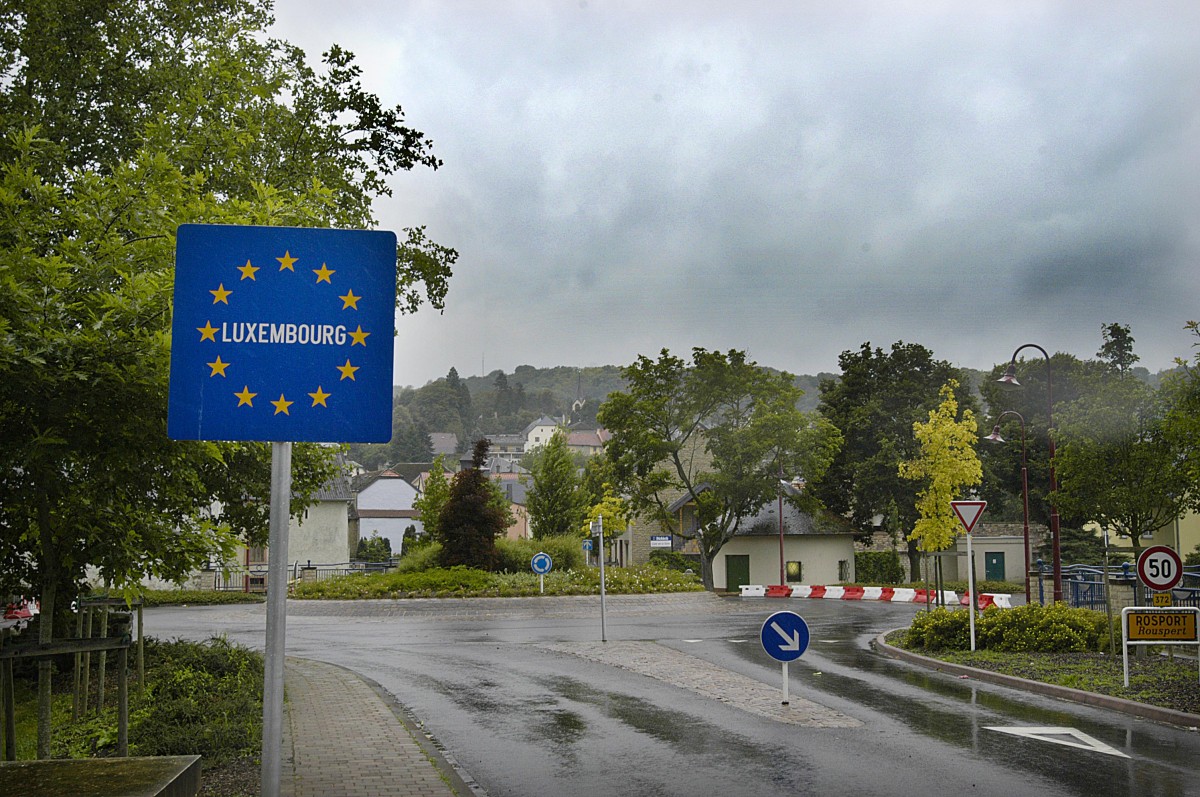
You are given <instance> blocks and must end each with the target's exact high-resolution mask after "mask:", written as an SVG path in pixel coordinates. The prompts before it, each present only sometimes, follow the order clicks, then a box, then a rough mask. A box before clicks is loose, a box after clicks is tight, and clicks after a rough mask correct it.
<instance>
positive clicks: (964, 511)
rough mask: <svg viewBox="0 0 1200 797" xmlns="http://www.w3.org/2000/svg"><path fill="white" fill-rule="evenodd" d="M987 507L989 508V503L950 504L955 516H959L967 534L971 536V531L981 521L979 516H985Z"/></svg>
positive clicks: (967, 502)
mask: <svg viewBox="0 0 1200 797" xmlns="http://www.w3.org/2000/svg"><path fill="white" fill-rule="evenodd" d="M985 506H987V501H951V502H950V508H951V509H953V510H954V514H956V515H958V520H959V522H960V523H962V524H963V528H964V529H966V530H967V534H970V533H971V529H973V528H975V524H976V523H977V522H978V521H979V516H980V515H982V514H983V508H984V507H985Z"/></svg>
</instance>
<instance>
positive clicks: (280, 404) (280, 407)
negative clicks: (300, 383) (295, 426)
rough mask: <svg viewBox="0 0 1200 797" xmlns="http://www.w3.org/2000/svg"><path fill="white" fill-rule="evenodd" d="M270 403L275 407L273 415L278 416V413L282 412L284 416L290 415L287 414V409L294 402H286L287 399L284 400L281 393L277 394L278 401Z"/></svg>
mask: <svg viewBox="0 0 1200 797" xmlns="http://www.w3.org/2000/svg"><path fill="white" fill-rule="evenodd" d="M271 403H272V404H274V405H275V414H276V415H278V414H279V413H281V412H282V413H283V414H284V415H291V413H290V412H288V407H290V406H292V405H293V404H295V403H296V402H294V401H288V400H287V399H285V398H284V397H283V394H282V393H280V394H279V401H272V402H271Z"/></svg>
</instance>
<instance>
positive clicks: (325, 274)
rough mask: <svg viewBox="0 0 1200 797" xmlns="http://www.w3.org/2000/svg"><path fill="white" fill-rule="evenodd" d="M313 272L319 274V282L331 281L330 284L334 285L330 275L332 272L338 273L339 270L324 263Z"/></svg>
mask: <svg viewBox="0 0 1200 797" xmlns="http://www.w3.org/2000/svg"><path fill="white" fill-rule="evenodd" d="M313 273H314V274H316V275H317V282H329V284H330V285H332V284H333V283H332V282H330V280H329V276H330V275H331V274H336V273H337V272H336V271H334V270H333V269H331V268H330V267H329V266H327V265H325V264H324V263H322V264H321V267H320V268H314V269H313Z"/></svg>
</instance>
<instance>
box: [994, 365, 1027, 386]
mask: <svg viewBox="0 0 1200 797" xmlns="http://www.w3.org/2000/svg"><path fill="white" fill-rule="evenodd" d="M996 381H997V382H1003V383H1004V384H1006V385H1016V386H1017V387H1020V386H1021V383H1020V382H1018V381H1017V364H1016V363H1015V362H1010V363H1009V364H1008V368H1006V369H1005V370H1004V376H1002V377H1000V378H999V379H997V380H996Z"/></svg>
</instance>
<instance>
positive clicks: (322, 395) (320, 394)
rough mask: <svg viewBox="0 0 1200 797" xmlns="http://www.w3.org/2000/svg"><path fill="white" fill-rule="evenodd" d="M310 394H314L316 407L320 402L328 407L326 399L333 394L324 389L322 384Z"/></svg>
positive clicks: (313, 398)
mask: <svg viewBox="0 0 1200 797" xmlns="http://www.w3.org/2000/svg"><path fill="white" fill-rule="evenodd" d="M308 395H310V396H312V400H313V403H312V405H313V406H314V407H315V406H317V405H318V404H320V405H321V406H322V407H328V406H329V405H328V404H326V403H325V399H327V398H329V397H330V396H331V395H333V394H332V393H326V392H325V391H324V390H322V389H321V386H320V385H317V392H316V393H309V394H308Z"/></svg>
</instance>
